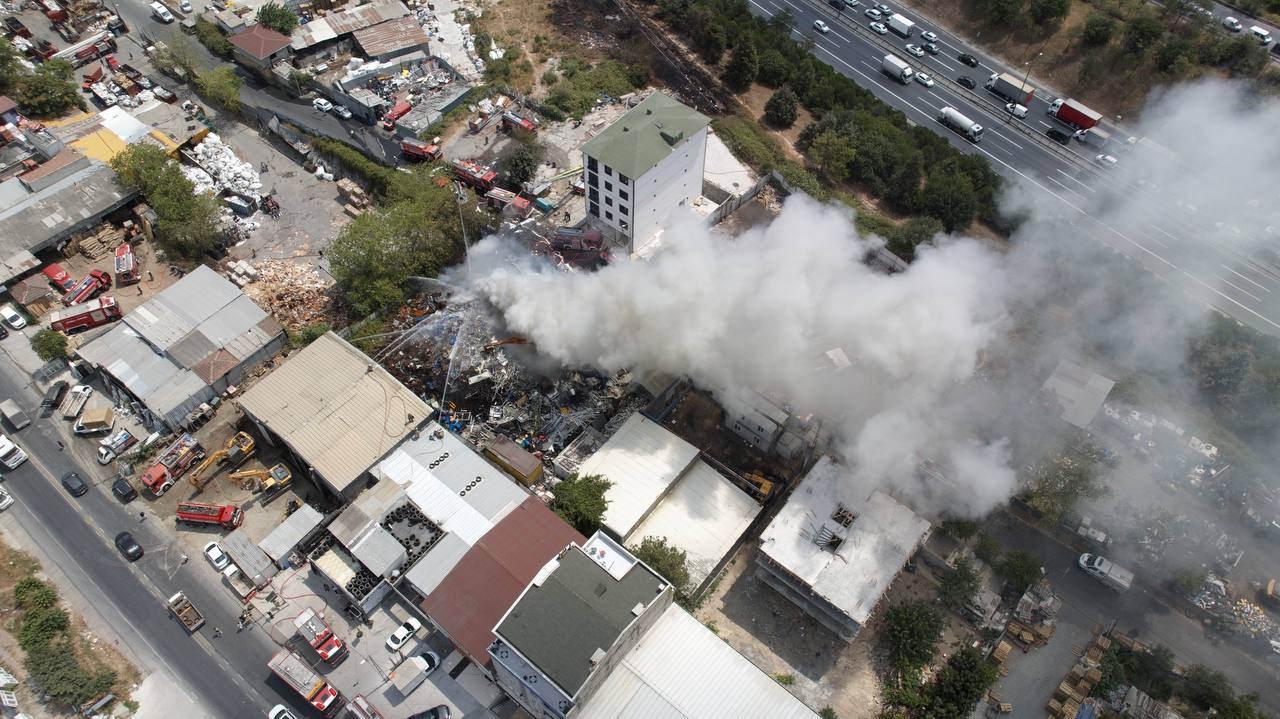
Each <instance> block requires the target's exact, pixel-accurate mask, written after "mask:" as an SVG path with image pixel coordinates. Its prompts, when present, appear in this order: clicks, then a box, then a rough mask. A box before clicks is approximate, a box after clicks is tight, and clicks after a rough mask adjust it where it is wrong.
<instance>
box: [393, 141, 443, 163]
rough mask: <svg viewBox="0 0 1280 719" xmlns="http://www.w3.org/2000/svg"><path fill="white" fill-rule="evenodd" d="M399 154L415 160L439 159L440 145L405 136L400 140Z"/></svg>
mask: <svg viewBox="0 0 1280 719" xmlns="http://www.w3.org/2000/svg"><path fill="white" fill-rule="evenodd" d="M400 154H401V155H404V156H405V159H407V160H413V161H416V162H422V161H427V160H439V159H440V146H439V145H433V144H428V143H425V142H423V141H421V140H415V139H413V138H409V137H406V138H405V139H403V140H401V141H400Z"/></svg>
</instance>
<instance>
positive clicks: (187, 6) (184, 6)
mask: <svg viewBox="0 0 1280 719" xmlns="http://www.w3.org/2000/svg"><path fill="white" fill-rule="evenodd" d="M178 9H179V10H181V11H182V12H185V13H190V12H191V11H192V8H191V0H182V2H180V3H178Z"/></svg>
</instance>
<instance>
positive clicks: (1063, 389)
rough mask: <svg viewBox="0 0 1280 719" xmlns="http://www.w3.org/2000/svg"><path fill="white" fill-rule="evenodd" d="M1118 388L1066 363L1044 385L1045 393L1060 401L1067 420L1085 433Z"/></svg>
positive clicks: (1060, 363) (1091, 373)
mask: <svg viewBox="0 0 1280 719" xmlns="http://www.w3.org/2000/svg"><path fill="white" fill-rule="evenodd" d="M1115 384H1116V383H1115V382H1112V381H1111V380H1109V379H1107V378H1106V377H1103V376H1102V375H1100V374H1098V373H1097V372H1090V371H1089V370H1087V369H1085V368H1084V367H1081V366H1080V365H1078V364H1076V363H1075V362H1072V361H1071V360H1065V359H1064V360H1062V361H1061V362H1059V363H1058V366H1057V367H1056V368H1055V369H1054V370H1053V374H1051V375H1049V379H1047V380H1045V381H1044V390H1045V391H1047V392H1051V393H1052V394H1053V396H1054V397H1056V398H1057V400H1058V405H1059V406H1060V407H1061V408H1062V414H1061V417H1062V419H1063V420H1065V421H1066V422H1067V423H1069V424H1071V425H1074V426H1076V427H1079V428H1081V429H1084V428H1085V427H1088V426H1089V423H1090V422H1092V421H1093V418H1094V416H1095V415H1097V414H1098V410H1099V409H1102V403H1103V402H1105V401H1106V399H1107V395H1108V394H1110V393H1111V388H1112V387H1114V386H1115Z"/></svg>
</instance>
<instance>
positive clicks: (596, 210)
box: [588, 202, 600, 217]
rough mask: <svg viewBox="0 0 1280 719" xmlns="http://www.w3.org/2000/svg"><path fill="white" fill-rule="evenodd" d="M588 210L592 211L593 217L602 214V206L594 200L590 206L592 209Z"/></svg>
mask: <svg viewBox="0 0 1280 719" xmlns="http://www.w3.org/2000/svg"><path fill="white" fill-rule="evenodd" d="M588 212H590V213H591V215H592V216H593V217H599V216H600V206H599V205H597V204H596V203H594V202H593V203H591V207H590V209H589V210H588Z"/></svg>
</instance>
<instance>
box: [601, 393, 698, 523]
mask: <svg viewBox="0 0 1280 719" xmlns="http://www.w3.org/2000/svg"><path fill="white" fill-rule="evenodd" d="M697 457H698V449H697V448H696V447H694V446H693V445H691V444H689V443H688V442H686V441H684V440H683V439H680V438H679V437H677V436H676V435H674V434H672V433H671V432H668V431H667V430H666V429H663V427H662V425H660V424H658V423H657V422H654V421H653V420H651V419H649V418H647V417H645V416H643V415H641V414H640V413H639V412H637V413H635V414H633V415H631V416H630V417H628V418H627V421H626V422H624V423H623V425H622V427H620V428H619V429H618V431H617V432H615V433H614V435H613V436H612V437H610V438H609V441H607V442H605V443H604V446H602V447H601V448H600V449H599V450H598V451H597V452H596V453H595V454H593V455H591V456H590V457H588V458H587V459H586V460H585V461H583V463H582V465H581V466H580V467H579V468H578V474H580V475H583V476H585V475H590V474H599V475H603V476H604V477H605V478H606V479H608V480H609V481H610V482H613V486H612V487H610V488H609V491H608V493H607V494H606V495H605V496H606V498H608V500H609V508H608V509H606V510H605V513H604V526H606V527H608V528H609V529H610V531H612V532H613V533H614V534H616V535H617V536H619V537H625V536H627V535H629V534H631V531H632V530H633V529H635V527H636V525H637V524H639V523H640V520H641V518H643V517H644V515H645V513H647V512H648V511H649V510H650V509H651V508H652V507H653V505H654V503H656V502H657V501H658V498H659V497H661V496H662V494H663V493H664V492H666V491H667V488H668V487H670V486H671V484H672V483H673V482H675V481H676V479H678V478H679V477H680V475H681V474H683V473H684V472H685V470H687V469H688V468H689V465H690V464H692V463H693V461H694V460H695V459H697Z"/></svg>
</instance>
